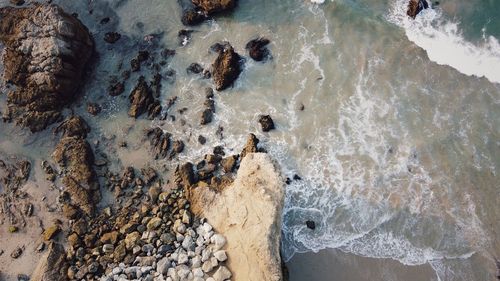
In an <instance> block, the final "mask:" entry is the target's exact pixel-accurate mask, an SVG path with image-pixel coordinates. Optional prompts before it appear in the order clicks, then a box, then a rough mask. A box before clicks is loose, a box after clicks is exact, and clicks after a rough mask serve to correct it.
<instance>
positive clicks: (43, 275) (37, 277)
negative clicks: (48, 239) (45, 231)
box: [30, 242, 68, 281]
mask: <svg viewBox="0 0 500 281" xmlns="http://www.w3.org/2000/svg"><path fill="white" fill-rule="evenodd" d="M65 257H66V255H65V251H64V248H63V246H61V245H60V244H57V243H54V242H52V243H50V245H49V250H48V251H47V253H46V254H45V255H43V256H42V257H41V258H40V261H39V262H38V265H37V267H36V269H35V271H34V272H33V274H32V275H31V279H30V280H32V281H65V280H68V278H67V276H68V275H67V268H68V265H67V263H66V259H65Z"/></svg>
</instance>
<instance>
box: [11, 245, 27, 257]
mask: <svg viewBox="0 0 500 281" xmlns="http://www.w3.org/2000/svg"><path fill="white" fill-rule="evenodd" d="M23 251H24V250H23V248H22V247H19V246H17V247H16V248H15V249H14V250H13V251H12V253H10V257H11V258H13V259H17V258H19V257H20V256H21V255H22V254H23Z"/></svg>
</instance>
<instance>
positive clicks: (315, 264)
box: [287, 249, 437, 281]
mask: <svg viewBox="0 0 500 281" xmlns="http://www.w3.org/2000/svg"><path fill="white" fill-rule="evenodd" d="M287 266H288V270H289V272H290V281H304V280H308V281H327V280H328V281H372V280H384V281H396V280H405V281H424V280H425V281H430V280H437V277H436V274H435V273H434V271H433V269H432V268H431V267H430V266H429V265H421V266H405V265H403V264H402V263H399V262H397V261H394V260H391V259H374V258H365V257H360V256H356V255H352V254H346V253H343V252H342V251H339V250H334V249H327V250H322V251H320V252H318V253H313V252H309V253H303V254H296V255H295V256H294V257H293V258H292V259H291V260H290V261H289V262H288V263H287Z"/></svg>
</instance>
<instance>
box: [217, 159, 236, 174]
mask: <svg viewBox="0 0 500 281" xmlns="http://www.w3.org/2000/svg"><path fill="white" fill-rule="evenodd" d="M237 160H238V156H237V155H232V156H229V157H226V158H224V159H222V161H221V165H222V169H223V170H224V172H225V173H231V172H232V171H233V170H234V168H235V167H236V161H237Z"/></svg>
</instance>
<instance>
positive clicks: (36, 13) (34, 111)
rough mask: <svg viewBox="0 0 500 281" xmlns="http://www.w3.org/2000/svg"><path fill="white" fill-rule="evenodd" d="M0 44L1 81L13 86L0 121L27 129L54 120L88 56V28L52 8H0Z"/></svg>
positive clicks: (90, 44)
mask: <svg viewBox="0 0 500 281" xmlns="http://www.w3.org/2000/svg"><path fill="white" fill-rule="evenodd" d="M0 41H1V42H2V43H3V44H4V45H5V53H4V56H3V61H4V66H5V67H4V79H5V81H6V82H7V83H10V84H12V85H14V86H15V89H13V90H11V91H10V92H9V93H8V96H7V103H8V112H7V114H6V116H4V119H6V120H11V119H14V120H15V121H16V122H17V123H18V124H20V125H22V126H24V127H28V128H29V129H30V130H31V131H41V130H43V129H44V128H46V127H47V126H48V125H50V124H52V123H55V122H57V121H60V120H61V119H62V116H61V109H62V108H63V107H64V106H65V105H67V104H68V103H70V102H71V101H72V100H74V99H75V94H76V91H77V89H78V86H79V83H80V81H81V78H82V75H83V72H84V69H85V67H86V65H87V63H88V61H89V59H90V57H91V54H92V52H93V41H92V38H91V37H90V35H89V32H88V29H87V28H86V27H85V26H84V25H83V24H82V23H81V22H80V21H79V20H78V19H76V18H75V17H73V16H71V15H68V14H66V13H65V12H64V11H63V10H62V9H61V8H59V7H58V6H55V5H43V4H37V3H33V5H31V6H30V7H26V8H13V7H4V8H1V9H0Z"/></svg>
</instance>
